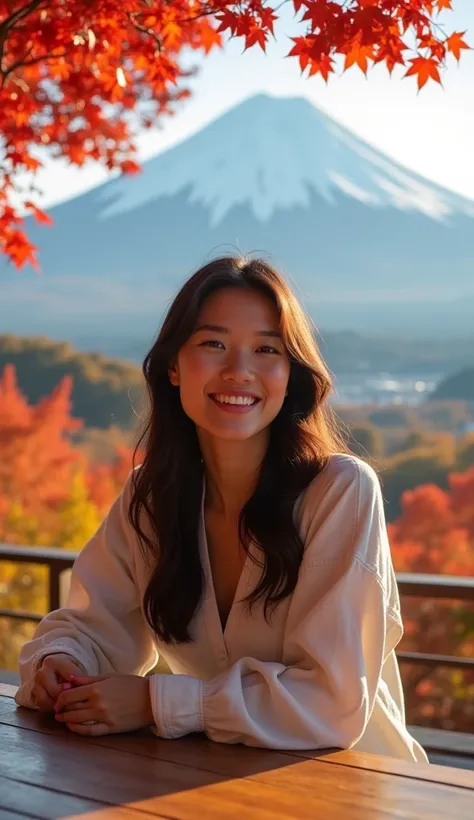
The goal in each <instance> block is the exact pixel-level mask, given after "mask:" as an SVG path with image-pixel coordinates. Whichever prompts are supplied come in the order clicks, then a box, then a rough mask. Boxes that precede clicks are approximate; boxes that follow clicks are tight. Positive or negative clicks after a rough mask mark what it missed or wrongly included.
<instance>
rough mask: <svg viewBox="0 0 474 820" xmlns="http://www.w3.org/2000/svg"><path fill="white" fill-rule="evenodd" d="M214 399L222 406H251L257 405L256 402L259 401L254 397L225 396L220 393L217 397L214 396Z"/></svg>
mask: <svg viewBox="0 0 474 820" xmlns="http://www.w3.org/2000/svg"><path fill="white" fill-rule="evenodd" d="M213 399H215V400H216V401H218V402H219V403H220V404H245V405H251V404H255V402H256V401H257V399H256V398H254V397H253V396H225V395H224V394H223V393H218V394H217V395H216V394H214V395H213Z"/></svg>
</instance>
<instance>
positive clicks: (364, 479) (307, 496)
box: [301, 453, 380, 506]
mask: <svg viewBox="0 0 474 820" xmlns="http://www.w3.org/2000/svg"><path fill="white" fill-rule="evenodd" d="M379 489H380V481H379V477H378V475H377V473H376V472H375V470H374V468H373V467H371V466H370V464H368V463H367V462H366V461H363V460H362V459H361V458H358V457H357V456H355V455H352V454H351V453H333V454H332V455H330V456H329V458H328V459H327V462H326V464H325V466H324V467H323V468H322V469H321V471H320V472H319V473H318V475H317V476H316V477H315V478H314V479H313V480H312V481H311V482H310V484H308V486H307V487H306V489H305V490H304V491H303V493H302V494H301V501H302V502H303V505H305V506H306V505H308V504H309V505H313V504H314V503H315V502H319V501H321V500H322V499H323V498H324V496H325V495H327V494H328V493H331V494H332V495H335V494H340V493H343V492H345V491H346V492H347V491H356V492H357V493H369V494H372V493H374V492H377V491H378V490H379Z"/></svg>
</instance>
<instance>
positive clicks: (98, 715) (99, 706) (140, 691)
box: [32, 654, 154, 736]
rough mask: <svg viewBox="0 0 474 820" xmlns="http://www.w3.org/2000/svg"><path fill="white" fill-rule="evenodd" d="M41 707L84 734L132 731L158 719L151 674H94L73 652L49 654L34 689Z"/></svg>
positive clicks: (33, 691) (78, 732)
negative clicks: (80, 664)
mask: <svg viewBox="0 0 474 820" xmlns="http://www.w3.org/2000/svg"><path fill="white" fill-rule="evenodd" d="M32 696H33V700H34V703H35V705H36V706H37V708H38V709H39V710H40V711H45V712H53V711H54V712H55V718H56V720H57V721H58V722H59V723H63V724H64V725H65V726H67V728H68V729H70V730H71V731H72V732H75V733H76V734H80V735H91V736H98V735H106V734H116V733H118V732H131V731H133V730H135V729H140V728H142V727H144V726H150V725H152V724H153V723H154V718H153V711H152V708H151V700H150V689H149V682H148V679H147V678H144V677H141V676H140V675H119V674H111V675H103V676H98V677H91V676H86V675H84V670H83V669H81V668H80V667H79V665H78V664H77V663H75V661H74V659H73V658H71V657H70V656H69V655H64V654H63V655H60V654H56V655H48V656H47V657H46V658H45V659H44V661H43V663H42V665H41V668H40V669H39V670H38V671H37V673H36V677H35V683H34V685H33V689H32Z"/></svg>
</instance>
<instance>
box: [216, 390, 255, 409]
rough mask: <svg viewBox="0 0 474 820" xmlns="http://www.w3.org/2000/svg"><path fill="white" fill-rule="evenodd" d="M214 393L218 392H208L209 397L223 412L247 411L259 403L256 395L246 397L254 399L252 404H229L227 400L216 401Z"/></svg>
mask: <svg viewBox="0 0 474 820" xmlns="http://www.w3.org/2000/svg"><path fill="white" fill-rule="evenodd" d="M216 395H219V394H215V393H210V394H209V398H210V399H211V401H212V402H213V403H214V404H215V405H217V407H218V408H219V409H220V410H223V411H224V412H225V413H237V414H242V413H249V412H250V411H251V410H253V409H254V408H255V407H256V406H257V404H259V403H260V399H259V398H257V396H249V397H248V398H252V399H254V402H253V404H230V403H229V402H223V401H218V400H217V398H216Z"/></svg>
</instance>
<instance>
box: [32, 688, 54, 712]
mask: <svg viewBox="0 0 474 820" xmlns="http://www.w3.org/2000/svg"><path fill="white" fill-rule="evenodd" d="M31 697H32V698H33V702H34V704H35V706H36V707H37V709H39V710H40V712H54V700H53V699H52V698H51V697H50V696H49V694H48V692H47V691H46V689H45V688H44V686H41V684H40V683H35V685H34V686H33V689H32V690H31Z"/></svg>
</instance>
